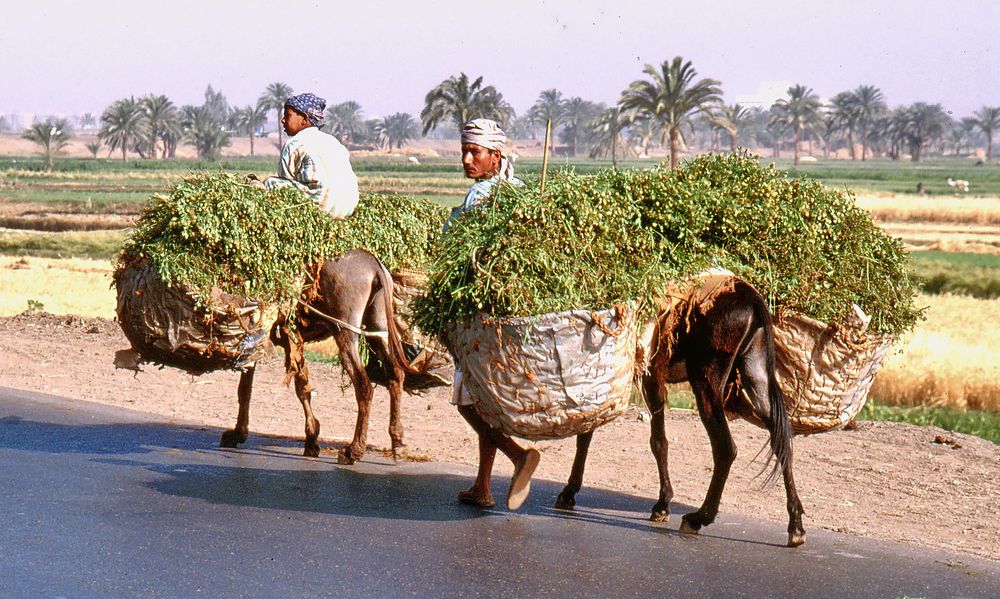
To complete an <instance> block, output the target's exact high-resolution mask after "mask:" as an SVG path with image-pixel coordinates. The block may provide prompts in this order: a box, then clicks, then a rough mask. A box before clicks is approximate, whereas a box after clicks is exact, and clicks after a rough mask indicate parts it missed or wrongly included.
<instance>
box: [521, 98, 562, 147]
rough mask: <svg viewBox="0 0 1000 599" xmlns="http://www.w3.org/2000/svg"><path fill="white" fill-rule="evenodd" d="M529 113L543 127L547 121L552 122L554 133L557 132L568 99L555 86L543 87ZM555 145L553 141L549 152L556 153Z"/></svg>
mask: <svg viewBox="0 0 1000 599" xmlns="http://www.w3.org/2000/svg"><path fill="white" fill-rule="evenodd" d="M528 114H529V115H531V118H532V120H533V121H535V122H537V123H538V124H540V125H541V126H543V127H544V126H545V123H551V128H552V133H553V134H555V132H556V131H557V130H558V129H559V125H560V124H562V119H563V115H565V114H566V101H565V100H563V98H562V92H561V91H559V90H557V89H554V88H552V89H543V90H542V91H541V92H539V94H538V99H537V100H535V104H534V105H533V106H532V107H531V108H530V109H528ZM555 146H556V144H554V143H553V144H552V145H551V146H550V147H549V153H550V154H552V155H555V149H556V148H555Z"/></svg>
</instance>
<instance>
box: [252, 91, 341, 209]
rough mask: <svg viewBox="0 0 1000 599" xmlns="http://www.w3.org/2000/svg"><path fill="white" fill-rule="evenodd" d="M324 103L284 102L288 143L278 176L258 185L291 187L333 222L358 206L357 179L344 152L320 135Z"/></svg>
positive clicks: (309, 97) (307, 97)
mask: <svg viewBox="0 0 1000 599" xmlns="http://www.w3.org/2000/svg"><path fill="white" fill-rule="evenodd" d="M325 108H326V100H324V99H323V98H320V97H318V96H316V95H315V94H310V93H306V94H299V95H297V96H292V97H291V98H288V100H286V101H285V107H284V115H283V116H282V117H281V126H282V128H283V129H284V130H285V133H287V134H288V141H287V142H286V143H285V147H284V148H282V150H281V157H280V158H279V160H278V176H276V177H268V178H267V179H264V181H258V182H257V184H260V185H263V186H264V187H266V188H267V189H276V188H278V187H294V188H296V189H298V190H300V191H302V193H304V194H305V195H306V196H307V197H308V198H309V199H311V200H312V201H314V202H316V204H317V205H319V207H320V208H322V209H323V210H324V211H325V212H327V213H328V214H329V215H330V216H331V217H333V218H337V219H340V218H345V217H348V216H350V215H351V213H353V212H354V208H355V207H356V206H357V205H358V198H359V195H358V178H357V176H355V174H354V169H352V168H351V157H350V153H349V152H348V151H347V148H345V147H344V146H343V144H341V143H340V142H339V141H337V138H336V137H334V136H332V135H330V134H329V133H324V132H323V131H320V129H319V128H320V127H321V126H322V125H323V110H324V109H325Z"/></svg>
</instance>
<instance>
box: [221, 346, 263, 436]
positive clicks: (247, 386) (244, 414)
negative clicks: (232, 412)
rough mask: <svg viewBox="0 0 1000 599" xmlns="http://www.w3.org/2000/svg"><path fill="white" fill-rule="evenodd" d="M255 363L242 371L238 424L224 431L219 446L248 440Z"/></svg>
mask: <svg viewBox="0 0 1000 599" xmlns="http://www.w3.org/2000/svg"><path fill="white" fill-rule="evenodd" d="M255 367H256V365H255V364H251V365H250V366H248V367H246V369H244V370H243V372H241V373H240V386H239V390H238V391H237V393H238V395H239V402H240V409H239V412H238V413H237V414H236V425H235V426H234V427H233V428H231V429H230V430H228V431H223V433H222V439H221V440H219V447H236V446H237V445H239V444H240V443H244V442H246V440H247V435H249V434H250V394H251V393H252V391H253V372H254V368H255Z"/></svg>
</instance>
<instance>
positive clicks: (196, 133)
mask: <svg viewBox="0 0 1000 599" xmlns="http://www.w3.org/2000/svg"><path fill="white" fill-rule="evenodd" d="M181 114H182V116H181V126H182V127H183V130H184V137H185V138H186V139H187V140H188V141H189V142H191V144H192V145H193V146H194V147H195V150H197V151H198V157H199V158H203V159H205V160H217V159H218V158H219V153H220V152H221V151H222V148H225V147H227V146H229V144H230V140H229V132H228V131H227V130H226V126H225V124H224V123H222V122H220V121H219V120H218V119H217V118H216V115H214V114H212V111H211V110H210V109H209V108H208V107H207V106H185V107H184V108H182V109H181Z"/></svg>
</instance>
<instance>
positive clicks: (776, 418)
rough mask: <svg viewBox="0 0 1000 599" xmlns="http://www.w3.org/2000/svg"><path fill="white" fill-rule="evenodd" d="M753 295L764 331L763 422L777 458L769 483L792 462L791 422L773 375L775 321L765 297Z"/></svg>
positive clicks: (775, 355) (775, 356)
mask: <svg viewBox="0 0 1000 599" xmlns="http://www.w3.org/2000/svg"><path fill="white" fill-rule="evenodd" d="M754 296H755V301H754V312H755V313H756V316H757V320H758V322H760V323H761V327H762V328H763V331H764V348H765V366H766V368H767V395H768V403H769V406H768V407H769V408H770V410H769V412H770V420H769V421H768V422H765V425H766V426H767V429H768V431H770V433H771V453H773V454H774V457H775V459H776V462H775V464H774V468H773V469H772V470H771V472H770V474H768V476H767V482H772V481H773V480H774V479H775V478H777V476H778V473H779V471H780V470H783V469H785V468H788V467H790V466H791V464H792V425H791V423H790V422H789V420H788V411H787V410H786V409H785V394H784V392H783V391H782V390H781V387H780V386H779V385H778V378H777V376H776V375H775V368H776V364H777V351H776V350H775V346H774V322H773V320H772V319H771V312H770V311H769V310H768V308H767V304H766V303H765V302H764V298H762V297H761V296H760V294H758V293H756V292H755V293H754ZM765 484H767V483H765Z"/></svg>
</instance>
